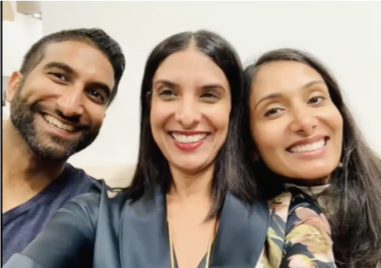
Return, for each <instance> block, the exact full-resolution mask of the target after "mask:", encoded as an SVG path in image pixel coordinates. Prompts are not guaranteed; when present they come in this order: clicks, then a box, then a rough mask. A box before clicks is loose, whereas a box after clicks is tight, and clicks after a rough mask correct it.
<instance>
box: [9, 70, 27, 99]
mask: <svg viewBox="0 0 381 268" xmlns="http://www.w3.org/2000/svg"><path fill="white" fill-rule="evenodd" d="M23 77H24V76H23V75H22V74H21V73H20V72H13V73H12V75H11V77H10V78H9V82H8V88H7V102H9V103H10V102H12V100H13V97H14V96H15V93H16V91H17V88H18V87H19V86H20V84H21V82H22V80H23Z"/></svg>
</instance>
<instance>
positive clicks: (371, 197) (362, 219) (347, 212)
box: [244, 49, 381, 268]
mask: <svg viewBox="0 0 381 268" xmlns="http://www.w3.org/2000/svg"><path fill="white" fill-rule="evenodd" d="M274 61H296V62H301V63H304V64H306V65H308V66H310V67H311V68H313V69H315V70H316V71H317V72H318V73H319V74H320V75H321V76H322V78H323V79H324V81H325V83H326V84H327V86H328V90H329V93H330V96H331V98H332V101H333V103H334V104H335V106H336V107H337V109H338V110H339V111H340V114H341V116H342V118H343V121H344V129H343V146H342V156H341V163H342V164H343V166H342V167H340V168H338V169H337V170H335V171H334V172H333V174H332V175H331V180H330V186H329V188H328V189H327V190H326V191H325V192H324V194H323V196H322V197H321V198H322V199H321V200H324V205H323V206H322V209H323V212H324V213H325V215H326V216H327V217H328V220H329V222H330V225H331V228H332V238H333V241H334V254H335V258H336V262H337V266H338V267H342V268H375V267H376V265H377V263H381V160H380V158H379V157H378V156H377V155H376V154H375V153H374V151H373V150H372V149H371V148H370V147H369V146H368V145H367V143H366V142H365V140H364V138H363V136H362V134H361V132H360V130H359V128H358V127H357V125H356V123H355V120H354V119H353V116H352V114H351V113H350V111H349V109H348V107H347V106H346V105H345V103H344V101H343V97H342V94H341V90H340V88H339V85H338V83H337V82H336V81H335V79H334V77H333V75H331V74H330V73H329V71H328V70H327V69H326V68H325V67H324V65H323V64H321V63H320V62H319V61H318V60H317V59H315V58H314V57H313V56H311V55H309V54H307V53H306V52H303V51H299V50H294V49H279V50H274V51H270V52H268V53H265V54H264V55H262V56H261V57H260V58H259V59H258V60H257V61H256V62H255V63H254V64H252V65H250V66H248V67H247V68H246V70H245V77H246V83H247V86H246V87H245V92H244V95H245V98H246V100H249V99H250V98H249V96H250V94H251V92H250V85H251V84H252V82H253V80H254V79H255V76H256V73H257V71H258V70H259V69H260V68H261V66H263V65H265V64H267V63H270V62H274ZM249 106H250V103H249V102H248V101H246V112H245V115H246V117H245V119H244V121H245V124H249V123H250V118H248V116H249V115H250V107H249ZM245 131H246V132H245V133H246V134H245V135H248V134H247V133H248V131H250V130H248V129H247V128H246V129H245ZM253 145H254V146H255V144H253ZM254 149H255V147H254ZM264 172H265V173H266V172H267V173H268V172H270V171H269V170H267V171H266V170H265V171H264ZM255 175H256V176H259V177H266V176H268V174H258V173H256V174H255ZM319 200H320V199H319Z"/></svg>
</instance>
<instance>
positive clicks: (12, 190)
mask: <svg viewBox="0 0 381 268" xmlns="http://www.w3.org/2000/svg"><path fill="white" fill-rule="evenodd" d="M2 138H3V152H2V161H3V169H2V172H3V187H4V192H3V193H4V195H3V202H4V204H3V205H4V206H6V207H7V204H6V203H8V204H11V203H12V204H13V205H12V206H15V203H17V201H15V200H21V199H25V198H28V197H29V198H31V197H33V196H34V195H36V194H37V193H39V192H40V191H42V190H43V189H44V188H45V187H46V186H47V185H48V184H49V183H50V182H51V181H52V180H54V179H55V178H57V177H58V176H59V174H60V173H61V172H62V170H63V168H64V165H65V162H57V161H49V160H46V159H42V158H40V157H38V156H37V155H36V154H34V153H33V152H32V151H31V149H30V148H29V146H28V145H27V144H26V142H25V140H24V139H23V138H22V137H21V136H20V134H19V133H18V131H17V130H16V129H15V127H14V126H13V124H12V122H11V121H9V120H6V121H3V137H2ZM20 198H21V199H20ZM29 198H28V199H29ZM28 199H27V200H28ZM27 200H25V201H27ZM20 202H21V201H20Z"/></svg>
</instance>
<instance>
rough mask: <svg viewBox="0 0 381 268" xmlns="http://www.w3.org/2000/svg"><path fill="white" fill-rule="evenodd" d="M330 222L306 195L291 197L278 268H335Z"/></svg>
mask: <svg viewBox="0 0 381 268" xmlns="http://www.w3.org/2000/svg"><path fill="white" fill-rule="evenodd" d="M332 246H333V243H332V239H331V231H330V227H329V223H328V221H327V219H326V218H325V216H324V215H323V214H322V213H321V211H320V208H319V207H318V206H317V205H316V203H315V202H314V201H313V200H312V198H310V197H309V196H306V195H302V194H298V195H296V196H294V197H293V199H292V201H291V204H290V210H289V214H288V219H287V227H286V236H285V244H284V255H283V260H282V264H281V266H280V267H281V268H298V267H308V268H309V267H311V268H334V267H336V266H335V262H334V256H333V247H332Z"/></svg>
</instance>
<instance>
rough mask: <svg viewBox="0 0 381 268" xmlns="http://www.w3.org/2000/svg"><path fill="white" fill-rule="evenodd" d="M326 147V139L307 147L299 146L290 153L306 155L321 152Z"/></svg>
mask: <svg viewBox="0 0 381 268" xmlns="http://www.w3.org/2000/svg"><path fill="white" fill-rule="evenodd" d="M324 146H325V139H321V140H320V141H317V142H314V143H311V144H306V145H297V146H295V147H292V148H291V149H290V152H292V153H305V152H311V151H315V150H319V149H321V148H323V147H324Z"/></svg>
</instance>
